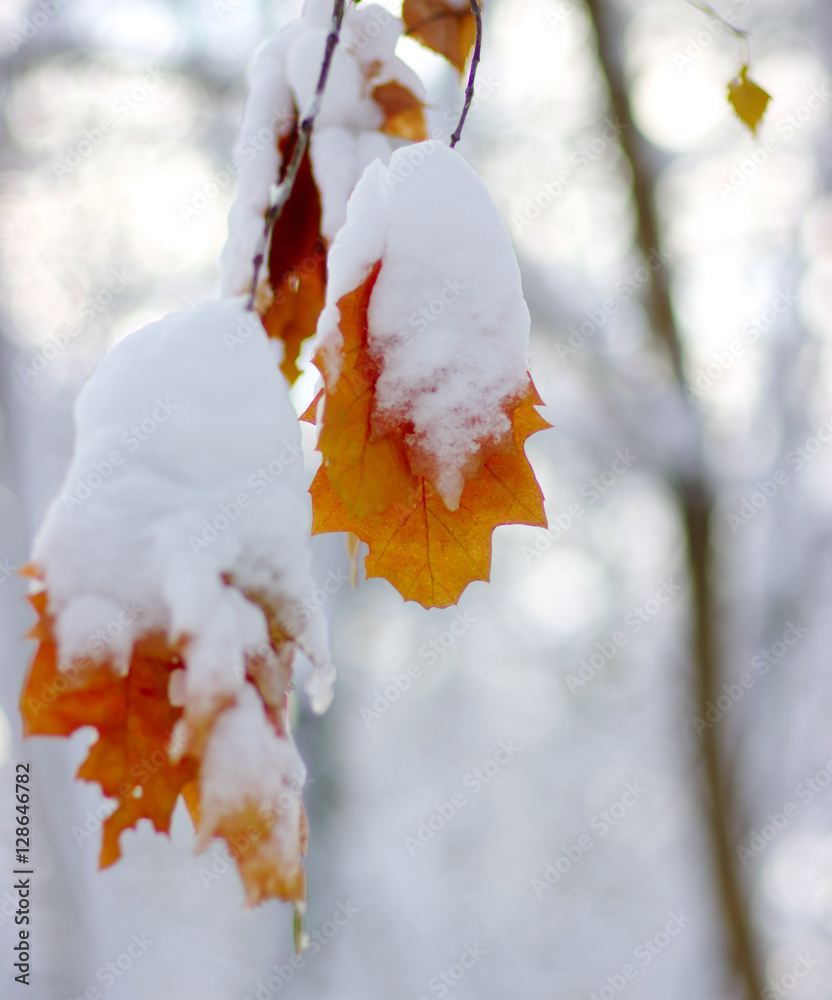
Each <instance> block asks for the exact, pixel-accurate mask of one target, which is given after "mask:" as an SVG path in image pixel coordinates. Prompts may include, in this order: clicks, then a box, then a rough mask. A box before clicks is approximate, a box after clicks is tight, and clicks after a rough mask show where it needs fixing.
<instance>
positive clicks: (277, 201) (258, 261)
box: [246, 0, 475, 312]
mask: <svg viewBox="0 0 832 1000" xmlns="http://www.w3.org/2000/svg"><path fill="white" fill-rule="evenodd" d="M474 2H475V0H472V3H474ZM345 5H346V0H335V4H334V7H333V10H332V25H331V27H330V30H329V34H328V35H327V39H326V48H325V49H324V59H323V62H322V63H321V72H320V75H319V76H318V85H317V87H316V88H315V94H314V96H313V98H312V103H311V105H310V106H309V110H308V111H307V113H306V115H305V116H304V118H303V119H302V121H301V123H300V125H299V127H298V137H297V140H296V141H295V148H294V149H293V150H292V158H291V160H290V161H289V166H288V167H287V168H286V172H285V174H284V175H283V179H282V180H281V181H280V183H279V184H278V185H277V191H276V192H275V195H274V201H273V202H272V204H271V206H270V207H269V210H268V212H266V216H265V224H264V226H263V234H262V235H261V237H260V241H259V243H258V245H257V252H256V253H255V255H254V260H253V262H252V264H253V268H254V277H253V279H252V282H251V292H250V294H249V298H248V304H247V305H246V309H247V310H248V312H253V311H254V300H255V297H256V295H257V285H258V282H259V280H260V270H261V268H262V267H263V261H264V259H265V257H266V250H267V248H268V245H269V237H270V236H271V233H272V229H273V228H274V224H275V223H276V222H277V220H278V219H279V218H280V216H281V214H282V213H283V209H284V208H285V207H286V203H287V202H288V200H289V196H290V195H291V193H292V188H293V187H294V186H295V180H296V178H297V175H298V171H299V170H300V165H301V162H302V160H303V157H304V154H305V153H306V150H307V148H308V146H309V138H310V136H311V135H312V129H313V127H314V125H315V119H316V117H317V116H318V113H319V111H320V110H321V101H322V100H323V96H324V90H325V88H326V81H327V79H328V78H329V70H330V67H331V65H332V57H333V55H334V53H335V49H336V47H337V45H338V41H339V39H340V36H341V22H342V21H343V20H344V7H345Z"/></svg>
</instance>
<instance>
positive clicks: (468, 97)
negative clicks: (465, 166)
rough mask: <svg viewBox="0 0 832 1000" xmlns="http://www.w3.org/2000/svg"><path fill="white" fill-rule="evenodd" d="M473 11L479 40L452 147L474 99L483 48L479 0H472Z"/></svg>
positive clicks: (475, 44) (459, 134)
mask: <svg viewBox="0 0 832 1000" xmlns="http://www.w3.org/2000/svg"><path fill="white" fill-rule="evenodd" d="M471 13H472V14H473V15H474V19H475V20H476V22H477V40H476V42H474V54H473V55H472V56H471V68H470V69H469V70H468V86H467V87H466V88H465V104H464V105H463V107H462V114H461V115H460V116H459V124H458V125H457V127H456V131H455V132H454V134H453V135H452V136H451V149H453V148H454V146H455V145H456V144H457V143H458V142H459V140H460V139H461V138H462V126H463V125H464V124H465V119H466V118H467V117H468V112H469V110H470V108H471V102H472V101H473V100H474V81H475V80H476V78H477V66H479V64H480V50H481V48H482V11H481V10H480V5H479V3H478V2H477V0H471Z"/></svg>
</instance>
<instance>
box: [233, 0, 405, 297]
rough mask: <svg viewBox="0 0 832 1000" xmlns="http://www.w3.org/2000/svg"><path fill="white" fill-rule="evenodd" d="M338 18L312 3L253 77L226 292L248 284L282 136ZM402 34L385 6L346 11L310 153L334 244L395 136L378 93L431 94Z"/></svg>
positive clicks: (304, 99) (314, 79) (305, 105)
mask: <svg viewBox="0 0 832 1000" xmlns="http://www.w3.org/2000/svg"><path fill="white" fill-rule="evenodd" d="M331 21H332V3H331V0H308V2H307V4H306V6H305V7H304V10H303V15H302V17H301V19H300V20H298V21H294V22H292V23H291V24H290V25H288V26H287V27H285V28H283V29H282V30H281V31H279V32H277V34H276V35H274V36H273V37H272V38H271V39H269V41H268V42H267V43H266V44H265V45H264V47H263V48H262V49H261V50H260V52H259V54H258V56H257V58H256V60H255V62H254V65H253V66H252V68H251V72H250V73H249V93H248V99H247V102H246V108H245V112H244V114H243V121H242V125H241V128H240V136H239V139H238V142H237V146H236V150H235V165H236V170H237V173H238V177H239V180H238V193H237V198H236V201H235V202H234V204H233V205H232V207H231V211H230V213H229V217H228V240H227V242H226V245H225V248H224V250H223V252H222V260H221V263H222V290H223V294H224V295H242V294H245V293H246V292H248V291H249V290H250V287H251V281H252V276H253V269H252V260H253V258H254V254H255V251H256V248H257V244H258V240H259V238H260V236H261V233H262V231H263V217H264V215H265V213H266V211H267V210H268V207H269V203H270V197H271V191H272V187H273V185H275V184H277V182H278V181H279V179H280V178H279V175H280V171H281V167H282V163H281V158H280V154H279V152H278V149H277V144H278V139H279V137H281V136H283V135H286V134H287V133H288V132H290V131H291V129H292V127H293V124H294V122H295V121H296V120H297V118H298V115H299V114H300V115H301V116H302V115H303V114H304V113H305V112H306V111H308V110H309V108H310V106H311V104H312V101H313V98H314V94H315V89H316V87H317V84H318V77H319V75H320V69H321V63H322V61H323V55H324V48H325V45H326V38H327V34H328V32H329V29H330V24H331ZM403 30H404V26H403V24H402V21H401V20H400V19H399V18H397V17H394V16H393V15H392V14H391V13H390V12H389V11H387V10H386V9H385V8H384V7H382V6H380V5H379V4H362V5H361V7H350V8H349V9H348V10H347V12H346V14H345V16H344V21H343V24H342V28H341V39H340V43H339V45H338V47H337V48H336V49H335V52H334V54H333V58H332V63H331V66H330V74H329V79H328V81H327V86H326V89H325V91H324V95H323V100H322V103H321V108H320V111H319V113H318V116H317V119H316V123H315V131H314V133H313V137H312V141H311V145H310V154H309V155H310V158H311V164H312V172H313V175H314V178H315V183H316V185H317V187H318V190H319V192H320V195H321V203H322V223H321V232H322V234H323V236H325V237H326V238H327V239H328V240H332V239H334V237H335V234H336V233H337V232H338V230H339V229H340V228H341V226H342V225H343V223H344V219H345V215H346V204H347V199H348V198H349V196H350V193H351V192H352V190H353V188H354V187H355V184H356V183H357V181H358V179H359V178H360V177H361V175H362V173H363V172H364V169H365V168H366V167H367V165H368V164H369V163H371V162H372V161H373V160H374V159H380V160H382V162H385V163H386V162H388V161H389V159H390V155H391V152H392V146H391V142H390V140H389V139H388V138H387V136H385V135H384V134H383V133H382V132H381V131H379V130H380V129H381V127H382V125H383V124H384V113H383V111H382V109H381V106H380V105H379V104H378V102H377V101H375V100H374V99H373V96H372V95H373V90H374V89H375V88H376V87H377V86H380V85H381V84H384V83H389V82H392V81H395V82H397V83H400V84H401V85H402V86H404V87H406V88H407V89H409V90H410V91H411V92H412V93H413V94H414V96H416V97H417V98H419V99H420V100H423V99H424V97H425V91H424V87H423V86H422V84H421V81H420V80H419V78H418V77H417V76H416V74H415V73H414V72H413V70H411V69H410V67H408V66H407V65H406V64H405V63H404V62H403V61H402V60H401V59H399V58H398V57H397V56H396V55H395V49H396V43H397V41H398V39H399V38H400V37H401V35H402V32H403Z"/></svg>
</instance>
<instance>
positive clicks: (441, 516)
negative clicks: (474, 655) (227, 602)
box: [310, 379, 549, 608]
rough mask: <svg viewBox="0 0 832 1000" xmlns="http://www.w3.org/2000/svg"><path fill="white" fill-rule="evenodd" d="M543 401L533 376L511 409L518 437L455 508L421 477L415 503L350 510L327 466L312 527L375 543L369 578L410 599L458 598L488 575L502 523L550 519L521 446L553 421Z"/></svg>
mask: <svg viewBox="0 0 832 1000" xmlns="http://www.w3.org/2000/svg"><path fill="white" fill-rule="evenodd" d="M539 405H542V400H541V399H540V397H539V396H538V394H537V390H536V389H535V388H534V385H533V384H532V382H531V379H530V380H529V385H528V389H527V391H526V395H525V396H524V398H523V399H522V400H521V402H520V403H518V404H517V405H516V407H515V409H514V411H513V413H512V427H513V440H512V441H511V442H510V444H509V445H508V446H507V447H506V448H505V449H504V450H502V449H501V450H498V451H496V452H494V453H493V454H492V455H491V456H490V457H489V458H488V459H487V460H486V461H485V463H484V465H483V467H482V469H481V470H480V472H479V474H478V475H477V476H476V477H475V478H473V479H470V480H469V481H468V482H467V483H466V485H465V489H464V490H463V493H462V498H461V500H460V503H459V507H458V509H457V510H455V511H450V510H448V508H447V507H446V506H445V504H444V502H443V501H442V499H441V497H440V496H439V495H438V494H437V493H436V492H435V490H434V489H433V487H432V486H431V485H430V483H428V482H427V481H426V480H425V479H424V478H421V477H420V478H419V482H418V500H417V503H416V504H415V506H413V507H410V506H407V505H405V504H401V503H394V504H393V505H392V506H390V507H389V508H387V509H386V510H384V511H382V512H380V513H377V514H372V515H369V516H367V517H354V516H351V515H350V514H349V513H348V512H347V510H346V509H345V507H344V505H343V503H342V502H341V501H340V499H339V497H338V496H337V494H336V493H335V491H334V490H333V488H332V486H331V483H330V480H329V477H328V475H327V469H326V466H323V465H322V466H321V467H320V469H319V470H318V473H317V475H316V476H315V479H314V481H313V483H312V486H311V488H310V493H311V494H312V507H313V521H312V532H313V534H318V533H322V532H328V531H351V532H353V533H354V534H355V535H357V536H358V538H360V539H361V541H363V542H366V543H367V545H368V546H369V549H370V551H369V554H368V555H367V557H366V561H365V569H366V573H367V576H368V577H372V576H380V577H384V578H385V579H387V580H389V581H390V583H392V584H393V586H394V587H395V588H396V589H397V590H398V591H399V593H400V594H401V595H402V597H403V598H404V599H405V600H412V601H418V602H419V603H420V604H421V605H423V606H424V607H426V608H444V607H447V606H448V605H449V604H455V603H456V602H457V601H458V600H459V597H460V594H461V593H462V591H463V590H464V589H465V587H466V586H467V585H468V584H469V583H470V582H471V581H472V580H488V578H489V573H490V568H491V534H492V532H493V530H494V528H496V527H497V525H500V524H531V525H537V526H540V527H545V526H546V515H545V513H544V510H543V496H542V494H541V492H540V487H539V486H538V484H537V480H536V479H535V478H534V473H533V472H532V469H531V466H530V465H529V462H528V460H527V458H526V456H525V453H524V450H523V446H524V443H525V441H526V438H528V437H529V435H531V434H534V433H535V431H539V430H543V429H544V428H546V427H548V426H549V423H548V422H547V421H546V420H544V418H543V417H541V416H540V414H539V413H538V412H537V410H536V409H535V406H539Z"/></svg>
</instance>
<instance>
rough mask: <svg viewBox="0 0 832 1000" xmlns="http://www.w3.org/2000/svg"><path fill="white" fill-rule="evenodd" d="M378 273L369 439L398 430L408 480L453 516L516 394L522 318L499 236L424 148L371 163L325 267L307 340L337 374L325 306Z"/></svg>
mask: <svg viewBox="0 0 832 1000" xmlns="http://www.w3.org/2000/svg"><path fill="white" fill-rule="evenodd" d="M379 260H380V261H381V270H380V271H379V274H378V278H377V280H376V283H375V286H374V288H373V292H372V295H371V298H370V304H369V309H368V345H369V348H370V350H371V352H372V353H373V354H374V355H375V357H376V359H377V361H378V363H379V366H380V375H379V378H378V382H377V384H376V399H375V409H374V413H373V418H372V419H373V425H374V430H375V431H376V432H377V433H379V434H384V433H387V432H390V431H393V430H396V429H405V431H406V433H407V436H406V442H407V444H408V447H409V450H410V459H411V466H412V468H413V470H414V472H417V473H419V474H422V475H425V476H426V477H427V478H428V479H429V480H430V481H431V482H432V483H433V484H434V486H435V487H436V488H437V490H438V491H439V493H440V494H441V496H442V498H443V500H444V501H445V503H446V504H447V506H448V507H449V508H450V509H452V510H453V509H456V507H457V506H458V503H459V498H460V495H461V493H462V489H463V487H464V484H465V478H466V475H467V474H470V473H471V472H472V471H473V470H474V469H475V468H476V467H477V464H478V462H479V461H480V460H481V451H482V447H483V445H485V444H486V443H488V444H493V443H494V442H498V441H501V440H502V439H504V438H505V437H506V436H507V435H508V433H509V431H510V427H511V423H510V420H509V417H508V416H507V414H506V408H507V406H508V404H510V403H511V402H512V401H513V400H515V399H516V398H517V397H518V396H519V395H520V394H521V393H522V392H523V390H524V388H525V386H526V384H527V366H526V352H527V348H528V339H529V327H530V318H529V312H528V309H527V307H526V303H525V300H524V298H523V291H522V288H521V284H520V272H519V269H518V266H517V262H516V259H515V256H514V249H513V247H512V244H511V239H510V238H509V235H508V232H507V230H506V228H505V226H504V225H503V222H502V220H501V219H500V216H499V214H498V212H497V209H496V207H495V205H494V203H493V201H492V199H491V196H490V195H489V193H488V191H487V190H486V188H485V186H484V185H483V183H482V181H480V180H479V178H478V177H477V175H476V174H475V173H474V171H473V170H472V169H471V167H470V166H469V165H468V163H466V161H465V160H464V159H463V158H462V157H461V156H460V155H459V154H458V153H456V152H454V151H452V150H450V149H448V148H447V147H446V146H443V145H441V144H439V143H436V142H426V143H420V144H418V145H414V146H409V147H405V148H402V149H400V150H398V151H397V152H396V153H394V154H393V157H392V159H391V161H390V165H389V167H385V166H383V165H382V164H381V163H374V164H372V165H371V166H370V167H369V168H368V169H367V170H366V171H365V173H364V175H363V177H362V178H361V180H360V181H359V183H358V185H357V186H356V189H355V191H354V193H353V195H352V198H351V199H350V203H349V206H348V208H347V222H346V225H345V226H344V227H343V229H342V230H341V231H340V233H339V234H338V237H337V239H336V240H335V243H334V244H333V246H332V249H331V251H330V254H329V259H328V264H327V266H328V274H329V277H328V286H327V299H326V306H325V308H324V310H323V312H322V313H321V317H320V320H319V323H318V339H319V343H320V346H321V348H322V350H323V351H325V352H326V358H327V363H328V365H329V366H330V367H331V369H332V370H333V371H337V370H338V353H339V350H340V347H341V344H342V338H341V333H340V330H339V329H338V323H339V322H340V310H339V309H338V301H339V300H340V299H341V297H342V296H344V295H346V294H347V293H348V292H350V291H352V289H354V288H356V287H357V286H358V285H359V284H361V282H362V281H364V280H365V279H366V277H367V275H368V274H369V272H370V271H371V269H372V267H373V266H374V265H375V264H376V262H377V261H379Z"/></svg>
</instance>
